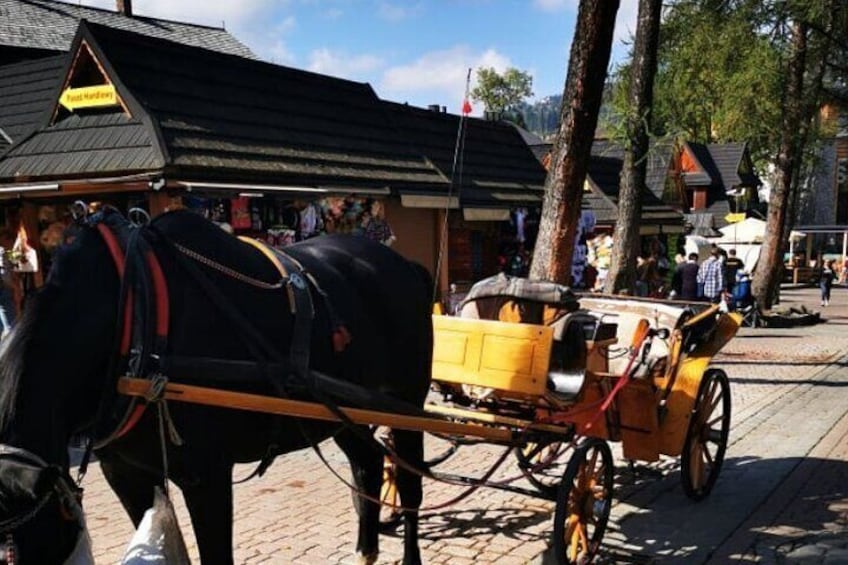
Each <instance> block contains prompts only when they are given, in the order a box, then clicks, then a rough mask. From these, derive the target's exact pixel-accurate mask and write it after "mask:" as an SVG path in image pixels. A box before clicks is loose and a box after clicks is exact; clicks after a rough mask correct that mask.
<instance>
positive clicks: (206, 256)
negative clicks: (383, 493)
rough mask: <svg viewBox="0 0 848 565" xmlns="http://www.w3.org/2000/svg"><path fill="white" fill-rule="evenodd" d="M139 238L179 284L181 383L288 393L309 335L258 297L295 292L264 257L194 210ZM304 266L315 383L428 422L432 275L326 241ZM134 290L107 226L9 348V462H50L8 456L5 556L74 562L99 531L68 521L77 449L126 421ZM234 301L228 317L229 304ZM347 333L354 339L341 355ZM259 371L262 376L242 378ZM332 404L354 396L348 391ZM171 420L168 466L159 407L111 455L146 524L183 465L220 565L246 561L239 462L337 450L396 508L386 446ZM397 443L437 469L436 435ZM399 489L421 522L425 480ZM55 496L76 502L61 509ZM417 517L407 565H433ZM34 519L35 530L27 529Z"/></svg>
mask: <svg viewBox="0 0 848 565" xmlns="http://www.w3.org/2000/svg"><path fill="white" fill-rule="evenodd" d="M112 214H113V215H112V216H111V219H112V220H113V223H114V219H115V215H116V213H114V212H113V213H112ZM120 220H121V222H119V223H125V221H124V220H123V218H121V219H120ZM122 226H123V227H121V226H119V227H121V230H123V232H124V236H123V239H126V232H132V231H133V230H134V229H135V230H142V231H143V232H144V234H143V235H144V238H143V239H144V240H145V241H146V242H147V244H148V245H149V248H150V249H151V250H152V251H153V252H154V253H155V256H156V257H157V258H158V261H159V263H160V264H161V268H162V272H163V273H164V275H165V277H164V278H165V280H166V281H167V290H168V295H169V297H170V299H169V304H170V323H169V324H168V332H167V334H168V338H167V343H166V346H165V349H164V354H163V355H162V359H157V361H159V362H161V363H162V365H163V366H164V367H172V368H173V374H169V375H167V376H168V377H169V378H171V379H172V380H175V381H181V380H185V379H188V382H190V383H191V384H201V385H203V384H206V385H213V386H217V387H219V388H224V387H226V388H229V389H231V390H236V391H245V392H254V393H260V394H274V393H279V391H280V387H279V386H275V385H274V384H273V383H274V382H275V379H279V378H280V375H279V374H276V373H279V367H280V364H279V360H280V359H288V358H290V357H291V354H292V339H293V334H294V333H295V332H296V331H297V330H296V325H297V324H296V321H295V316H294V315H293V314H292V312H291V308H290V304H289V302H290V298H291V295H292V293H291V292H287V290H286V288H285V287H283V288H279V285H271V284H266V285H265V286H264V287H263V288H260V287H262V285H261V284H260V285H257V284H256V282H257V281H265V282H266V283H273V282H275V281H279V280H280V278H281V277H280V274H279V272H278V271H277V269H276V268H275V267H274V266H273V265H272V264H271V262H269V260H268V259H267V258H266V257H265V256H264V255H263V254H262V252H261V251H259V250H257V249H256V248H254V247H252V246H250V245H248V244H246V243H243V242H241V241H239V240H237V239H236V238H234V237H232V236H231V235H229V234H227V233H225V232H224V231H223V230H221V229H220V228H219V227H218V226H216V225H214V224H212V223H211V222H208V221H207V220H205V219H203V218H201V217H200V216H197V215H195V214H192V213H190V212H185V211H179V212H172V213H168V214H164V215H162V216H160V217H158V218H156V219H155V220H154V221H153V222H152V223H151V224H150V225H149V226H147V227H144V228H129V227H127V226H126V225H124V224H122ZM121 230H119V231H121ZM181 250H182V251H186V250H191V253H193V255H192V256H191V257H189V255H188V254H187V253H183V252H181ZM286 253H287V254H289V255H290V257H292V258H294V259H295V260H296V261H297V262H299V263H300V264H301V265H302V267H303V270H304V271H305V272H307V273H308V274H309V275H310V276H311V277H312V279H311V280H312V283H311V284H310V285H309V292H310V294H311V298H312V303H313V306H314V316H313V317H312V319H311V323H310V326H309V332H310V339H309V340H308V349H309V355H308V357H309V359H310V364H309V365H310V368H311V369H312V370H314V371H317V372H320V373H321V374H325V375H330V376H331V377H334V378H335V379H336V380H337V381H338V382H344V383H355V384H358V385H361V386H362V387H364V389H365V390H372V391H375V394H377V395H382V396H381V397H382V398H385V397H387V396H391V397H393V398H397V399H399V400H400V401H403V402H405V403H408V404H413V405H415V406H419V407H420V406H421V405H422V404H423V402H424V398H425V396H426V394H427V390H428V387H429V381H430V363H431V354H432V339H433V338H432V326H431V321H430V305H429V296H430V292H431V289H430V284H431V283H430V278H429V275H428V274H427V273H426V271H425V270H424V269H423V268H422V267H420V266H419V265H416V264H414V263H411V262H409V261H407V260H405V259H404V258H402V257H401V256H400V255H398V254H397V253H396V252H394V251H392V250H390V249H388V248H386V247H385V246H382V245H380V244H376V243H373V242H371V241H368V240H367V239H366V238H362V237H354V236H323V237H318V238H314V239H310V240H308V241H305V242H302V243H298V244H296V245H294V246H292V247H290V248H288V249H287V250H286ZM215 266H217V267H218V268H214V267H215ZM221 266H225V267H226V269H221V268H220V267H221ZM198 272H199V273H200V275H201V277H202V279H203V280H205V281H206V282H205V283H204V284H205V285H206V286H204V284H200V282H201V281H199V280H198V278H197V277H198ZM206 287H209V288H213V289H214V291H215V292H214V293H213V292H210V291H209V290H208V288H206ZM272 287H273V288H272ZM204 288H206V290H204ZM122 292H123V293H125V292H126V290H125V287H122V285H121V279H120V277H119V275H118V273H117V269H116V265H115V262H114V261H113V258H112V257H111V256H110V252H109V249H108V246H107V244H106V242H105V240H104V238H103V237H102V236H101V234H100V233H99V232H98V230H97V229H95V227H93V226H92V225H87V226H84V227H82V228H80V230H79V232H78V234H77V235H76V237H75V238H74V239H73V241H71V242H69V243H67V244H66V245H65V246H63V247H62V248H60V250H59V251H58V253H57V257H56V259H55V261H54V264H53V267H52V270H51V272H50V274H49V277H48V279H47V282H46V284H45V286H44V287H43V288H42V289H41V290H40V291H39V292H38V294H37V295H36V296H35V297H34V298H33V300H32V301H31V302H30V303H29V304H28V305H27V308H26V310H25V313H24V316H23V319H22V320H21V323H20V324H19V325H18V327H17V328H16V329H15V331H14V332H13V333H12V334H11V336H9V338H8V339H7V340H6V341H5V342H4V343H3V345H2V351H0V448H2V447H3V446H14V448H19V449H21V450H25V451H24V452H21V453H24V454H32V455H35V456H37V457H36V459H38V458H40V459H41V460H43V464H44V465H43V466H41V465H39V464H37V463H34V462H33V461H32V460H23V461H22V460H21V458H20V457H15V453H12V454H11V455H9V454H8V453H7V454H4V452H3V451H2V449H0V471H2V472H3V474H2V475H1V476H0V548H2V547H3V545H2V544H3V543H4V541H5V540H6V539H9V540H13V541H14V543H15V545H16V546H17V549H18V558H19V560H21V561H20V562H22V563H24V565H27V564H29V563H39V564H41V563H61V562H63V561H64V559H65V558H66V557H67V555H68V553H69V552H70V551H71V549H72V546H73V545H74V543H75V541H76V540H77V536H78V534H79V530H80V527H81V523H80V521H79V520H76V519H73V513H72V512H71V513H70V514H69V512H68V511H69V510H73V507H74V504H73V501H72V500H69V498H70V497H67V496H62V493H63V492H64V493H67V492H69V491H70V490H72V488H71V481H70V479H69V477H68V475H67V472H68V468H69V461H68V455H67V447H68V442H69V439H70V438H71V437H73V436H75V435H79V434H83V435H86V434H91V433H93V432H92V429H93V427H97V426H98V425H102V424H103V422H102V421H99V420H98V414H101V415H102V414H104V413H105V414H107V415H112V414H113V413H114V412H115V411H114V410H113V409H112V410H105V411H104V410H102V406H101V399H102V398H106V399H111V398H112V396H111V395H108V394H109V393H108V391H112V390H114V388H115V382H116V377H117V375H115V374H109V373H110V367H114V366H115V361H114V359H115V348H116V345H115V344H116V343H117V342H118V341H120V340H119V339H118V334H119V333H120V330H119V329H118V328H119V327H121V324H120V323H119V322H118V320H117V318H118V313H119V311H120V310H121V309H120V307H119V303H120V302H122V301H121V299H120V297H121V296H122ZM215 293H219V294H215ZM222 296H223V297H225V298H226V304H220V303H218V302H219V301H220V297H222ZM144 310H145V309H144V308H140V309H139V308H137V309H136V311H137V312H138V311H142V312H143V311H144ZM233 312H237V313H241V314H242V316H243V318H244V319H247V320H249V326H250V328H249V329H250V330H251V331H253V332H255V333H254V334H253V336H254V338H250V337H246V336H245V329H246V328H245V327H244V324H240V323H239V322H238V316H237V315H234V314H232V313H233ZM137 317H138V315H137V316H136V318H137ZM134 324H135V325H136V326H138V325H139V324H140V323H139V322H138V320H136V321H135V322H134ZM340 324H343V327H344V328H345V329H346V330H347V331H346V335H349V336H350V340H349V342H348V340H343V341H342V342H341V343H335V344H334V340H333V339H332V338H333V336H334V332H336V333H337V332H338V329H339V325H340ZM256 336H261V337H262V340H263V341H264V342H265V343H266V344H268V343H270V344H272V345H273V347H274V348H276V351H275V352H274V355H272V356H270V357H269V356H266V357H265V358H264V359H257V356H258V355H257V352H256V350H257V345H256V343H255V341H256V340H257V339H259V338H257V337H256ZM339 345H341V347H339ZM169 360H172V361H173V363H169ZM178 360H183V362H182V363H181V364H180V363H177V361H178ZM192 360H194V361H196V362H193V361H192ZM178 367H179V369H178ZM244 367H250V370H249V371H241V370H239V368H244ZM165 372H166V373H167V372H168V371H165ZM177 372H180V374H177ZM291 380H292V379H291V377H290V375H289V381H291ZM297 380H298V379H296V378H295V379H294V381H295V382H296V381H297ZM326 381H327V380H326V379H325V381H322V382H326ZM329 381H333V379H329ZM313 386H314V385H313ZM293 390H301V393H303V394H302V396H305V397H309V396H310V395H309V393H308V390H309V388H308V387H307V388H306V390H307V392H305V393H304V392H303V390H302V389H297V388H295V389H293ZM312 390H313V392H315V390H314V389H312ZM357 390H360V391H361V390H362V389H357ZM104 394H107V395H108V396H105V397H104ZM316 394H317V393H316ZM334 394H335V396H334ZM318 396H320V397H322V398H324V397H326V398H338V396H339V395H338V394H337V393H334V391H332V390H330V391H323V392H321V394H318ZM124 402H126V398H125V397H116V398H114V400H109V402H108V404H109V405H110V406H109V407H108V408H110V409H111V408H113V406H112V405H114V404H115V403H117V404H118V405H119V406H122V405H123V404H122V403H124ZM168 407H169V412H170V416H171V419H172V421H173V425H174V428H175V429H176V431H177V432H178V434H179V436H180V437H181V438H182V440H183V443H182V445H181V446H178V445H175V444H174V443H172V442H171V441H166V442H164V443H165V444H166V445H167V451H166V455H167V458H163V457H162V448H161V446H162V443H163V442H161V441H160V433H159V432H160V427H159V419H158V417H157V410H156V409H155V407H153V406H151V407H150V408H149V409H147V410H146V411H145V412H144V414H143V416H142V417H141V419H140V420H139V421H138V424H137V425H135V426H134V427H133V428H132V429H131V430H130V431H129V432H128V433H127V434H126V435H125V436H123V437H121V438H120V439H118V440H117V441H114V442H112V443H110V444H108V445H106V446H105V447H102V448H100V449H98V450H97V451H96V454H97V456H98V458H99V460H100V461H101V465H102V469H103V472H104V474H105V476H106V479H107V480H108V482H109V484H110V485H111V487H112V488H113V489H114V491H115V492H116V493H117V495H118V497H119V498H120V500H121V502H122V504H123V505H124V507H125V509H126V510H127V512H128V513H129V515H130V518H131V519H132V521H133V522H134V523H135V524H136V525H137V524H138V523H139V521H140V520H141V518H142V516H143V514H144V512H145V510H146V509H147V508H149V507H150V506H151V504H152V501H153V493H154V486H155V485H160V484H162V482H163V461H167V466H168V471H169V476H170V479H171V480H172V481H173V482H174V483H175V484H177V485H178V486H179V487H180V489H181V490H182V492H183V495H184V498H185V501H186V504H187V506H188V510H189V513H190V515H191V520H192V524H193V526H194V531H195V534H196V536H197V543H198V546H199V550H200V555H201V559H202V561H203V562H204V563H232V486H231V484H232V470H233V465H234V464H235V463H242V462H250V461H258V460H260V459H263V458H267V456H268V455H273V454H275V453H286V452H289V451H292V450H296V449H302V448H305V447H308V446H310V445H313V444H316V443H317V442H319V441H321V440H322V439H325V438H327V437H330V436H332V437H333V438H334V439H335V441H336V442H337V444H338V445H339V446H340V447H341V449H342V450H343V451H344V452H345V454H346V455H347V456H348V458H349V461H350V464H351V468H352V473H353V482H354V484H355V485H356V487H357V489H358V490H359V491H361V492H362V493H365V494H367V495H368V496H370V497H378V495H379V490H380V486H381V480H382V459H383V454H382V453H381V452H380V451H379V450H378V449H376V448H375V445H374V444H372V443H371V442H369V441H367V439H368V438H367V437H366V436H364V435H363V432H365V433H366V434H367V433H370V431H369V430H368V428H364V427H362V426H360V427H353V426H350V425H340V424H330V423H319V422H317V421H313V420H298V419H295V418H287V417H272V416H268V415H263V414H252V413H246V412H240V411H236V410H228V409H223V408H212V407H204V406H200V405H196V404H186V403H179V402H170V403H169V404H168ZM107 419H108V418H107ZM100 420H102V418H100ZM394 443H395V450H396V452H397V454H398V456H399V457H400V458H401V459H402V460H405V461H409V462H410V463H412V464H413V465H414V464H415V463H417V462H420V461H421V460H422V457H423V439H422V434H421V433H420V432H404V431H396V432H395V434H394ZM14 448H10V449H11V450H12V451H14ZM19 455H20V454H19ZM57 485H58V486H60V487H62V488H58V487H57ZM398 487H399V491H400V494H401V498H402V504H403V506H404V507H405V508H408V509H415V508H418V507H419V506H420V503H421V496H422V491H421V477H420V475H418V474H416V473H412V472H409V471H407V470H401V472H400V473H399V476H398ZM52 492H57V493H59V495H58V496H49V495H50V493H52ZM39 502H43V504H39ZM354 503H355V506H356V509H357V511H358V513H359V538H358V540H357V544H356V549H357V553H358V554H359V555H360V556H361V559H362V560H364V561H366V562H368V561H371V560H373V559H375V558H376V555H377V550H378V541H377V539H378V525H379V524H378V522H379V507H378V505H377V504H376V503H374V502H369V501H367V499H364V498H362V497H360V496H357V495H356V494H355V495H354ZM35 506H37V507H35ZM30 514H31V515H30ZM404 518H405V531H404V563H417V562H420V554H419V550H418V518H417V514H416V512H414V511H406V512H405V513H404ZM18 519H22V520H23V523H16V522H20V521H21V520H18ZM9 535H10V536H9ZM48 541H49V543H46V542H48Z"/></svg>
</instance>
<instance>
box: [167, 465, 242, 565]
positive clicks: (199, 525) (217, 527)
mask: <svg viewBox="0 0 848 565" xmlns="http://www.w3.org/2000/svg"><path fill="white" fill-rule="evenodd" d="M232 477H233V466H232V464H226V463H210V464H209V465H208V466H205V467H204V468H203V472H202V474H199V476H198V477H196V480H188V481H185V483H184V484H180V481H179V479H178V478H175V481H176V482H177V485H178V486H179V487H180V490H182V492H183V498H185V503H186V507H188V513H189V516H191V525H192V526H193V527H194V536H195V538H196V539H197V547H198V549H199V550H200V561H201V563H203V565H210V564H211V565H231V564H232V563H233V486H232V480H233V479H232Z"/></svg>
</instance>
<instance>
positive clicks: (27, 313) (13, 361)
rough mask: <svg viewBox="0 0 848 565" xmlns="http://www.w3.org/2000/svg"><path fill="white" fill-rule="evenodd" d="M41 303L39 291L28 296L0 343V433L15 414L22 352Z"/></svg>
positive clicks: (30, 334) (31, 331)
mask: <svg viewBox="0 0 848 565" xmlns="http://www.w3.org/2000/svg"><path fill="white" fill-rule="evenodd" d="M42 303H43V295H42V294H41V293H38V294H36V295H35V296H33V297H32V298H30V299H29V300H28V301H27V304H26V308H24V310H23V315H22V316H21V318H20V320H18V323H17V324H16V325H15V328H14V329H13V330H12V333H10V334H9V335H8V336H7V337H6V339H5V340H3V343H2V344H0V434H1V433H3V432H4V431H5V429H6V426H7V425H8V424H9V422H10V421H11V420H12V418H13V417H14V415H15V400H16V399H17V396H18V388H19V386H20V378H21V373H22V372H23V359H24V352H25V350H26V346H27V343H28V342H29V339H30V337H31V336H32V333H33V328H34V327H35V320H36V319H37V318H38V312H39V310H41V305H42Z"/></svg>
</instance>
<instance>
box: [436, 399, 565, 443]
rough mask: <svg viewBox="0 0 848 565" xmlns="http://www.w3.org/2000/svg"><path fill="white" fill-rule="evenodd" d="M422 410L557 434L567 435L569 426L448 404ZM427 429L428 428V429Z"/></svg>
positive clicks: (485, 422)
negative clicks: (452, 406) (542, 422)
mask: <svg viewBox="0 0 848 565" xmlns="http://www.w3.org/2000/svg"><path fill="white" fill-rule="evenodd" d="M424 410H426V411H427V412H428V413H430V414H436V415H439V416H448V417H451V418H462V419H464V420H471V421H476V422H481V423H484V424H496V425H501V426H509V427H511V428H517V429H519V430H522V431H523V430H525V429H529V430H532V431H537V432H549V433H553V434H558V435H562V436H566V435H568V432H569V431H570V428H568V427H565V426H554V425H551V424H536V423H533V422H532V421H530V420H522V419H520V418H511V417H509V416H500V415H498V414H491V413H488V412H480V411H477V410H464V409H462V408H451V407H450V406H438V405H436V404H427V405H426V406H424ZM428 431H429V430H428Z"/></svg>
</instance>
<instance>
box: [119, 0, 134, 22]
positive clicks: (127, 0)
mask: <svg viewBox="0 0 848 565" xmlns="http://www.w3.org/2000/svg"><path fill="white" fill-rule="evenodd" d="M115 3H116V4H117V5H118V12H119V13H121V14H123V15H125V16H127V17H128V18H131V17H132V15H133V14H132V0H115Z"/></svg>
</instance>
